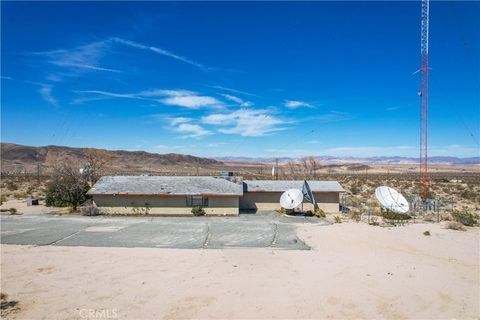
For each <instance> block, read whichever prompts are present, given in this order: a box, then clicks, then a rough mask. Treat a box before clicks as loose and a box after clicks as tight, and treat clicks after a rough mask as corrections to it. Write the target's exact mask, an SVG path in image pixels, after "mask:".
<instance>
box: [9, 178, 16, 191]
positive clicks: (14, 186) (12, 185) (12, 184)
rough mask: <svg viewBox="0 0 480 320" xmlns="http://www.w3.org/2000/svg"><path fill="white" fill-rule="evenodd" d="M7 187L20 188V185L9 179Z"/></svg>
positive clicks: (12, 189) (11, 189)
mask: <svg viewBox="0 0 480 320" xmlns="http://www.w3.org/2000/svg"><path fill="white" fill-rule="evenodd" d="M7 189H8V190H10V191H15V190H18V185H17V184H16V183H15V182H13V181H12V180H8V181H7Z"/></svg>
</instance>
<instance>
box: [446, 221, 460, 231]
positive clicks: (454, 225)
mask: <svg viewBox="0 0 480 320" xmlns="http://www.w3.org/2000/svg"><path fill="white" fill-rule="evenodd" d="M446 228H447V229H452V230H459V231H464V230H465V227H464V226H463V224H461V223H460V222H457V221H449V222H448V223H447V225H446Z"/></svg>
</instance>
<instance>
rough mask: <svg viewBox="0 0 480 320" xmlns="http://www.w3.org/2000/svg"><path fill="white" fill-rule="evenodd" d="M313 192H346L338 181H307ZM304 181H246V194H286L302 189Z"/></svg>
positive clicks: (244, 189) (244, 188)
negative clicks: (289, 190)
mask: <svg viewBox="0 0 480 320" xmlns="http://www.w3.org/2000/svg"><path fill="white" fill-rule="evenodd" d="M307 182H308V185H309V186H310V189H311V190H312V191H313V192H345V189H343V188H342V186H341V185H340V183H338V182H337V181H307ZM302 187H303V180H245V181H244V187H243V191H244V192H260V191H266V192H284V191H287V190H288V189H302Z"/></svg>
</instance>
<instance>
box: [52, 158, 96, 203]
mask: <svg viewBox="0 0 480 320" xmlns="http://www.w3.org/2000/svg"><path fill="white" fill-rule="evenodd" d="M89 189H90V187H89V185H88V183H87V181H86V179H85V178H84V177H83V176H82V175H81V174H80V172H79V171H78V169H77V168H75V167H74V166H72V165H68V164H65V165H63V166H62V167H60V168H59V169H57V170H56V174H55V175H54V176H53V179H52V180H51V181H50V182H49V183H48V185H47V192H46V197H45V203H46V205H47V206H53V207H71V208H72V210H73V211H76V210H77V207H78V206H79V205H81V204H82V203H84V202H85V201H86V200H87V192H88V190H89Z"/></svg>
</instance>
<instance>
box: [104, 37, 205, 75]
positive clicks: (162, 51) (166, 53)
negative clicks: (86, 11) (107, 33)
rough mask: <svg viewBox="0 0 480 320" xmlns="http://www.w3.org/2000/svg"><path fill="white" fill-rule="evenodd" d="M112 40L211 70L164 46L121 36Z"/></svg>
mask: <svg viewBox="0 0 480 320" xmlns="http://www.w3.org/2000/svg"><path fill="white" fill-rule="evenodd" d="M110 40H111V41H114V42H116V43H119V44H123V45H126V46H129V47H132V48H137V49H141V50H148V51H151V52H154V53H157V54H161V55H163V56H166V57H170V58H173V59H175V60H178V61H182V62H184V63H187V64H190V65H192V66H195V67H197V68H199V69H202V70H203V71H208V70H209V68H208V67H206V66H205V65H203V64H201V63H198V62H196V61H193V60H190V59H188V58H185V57H182V56H179V55H177V54H175V53H173V52H170V51H168V50H165V49H162V48H159V47H153V46H147V45H144V44H141V43H138V42H134V41H130V40H125V39H121V38H111V39H110Z"/></svg>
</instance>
